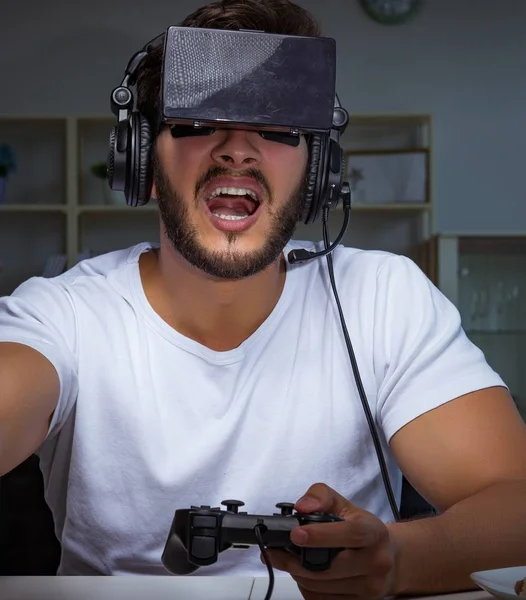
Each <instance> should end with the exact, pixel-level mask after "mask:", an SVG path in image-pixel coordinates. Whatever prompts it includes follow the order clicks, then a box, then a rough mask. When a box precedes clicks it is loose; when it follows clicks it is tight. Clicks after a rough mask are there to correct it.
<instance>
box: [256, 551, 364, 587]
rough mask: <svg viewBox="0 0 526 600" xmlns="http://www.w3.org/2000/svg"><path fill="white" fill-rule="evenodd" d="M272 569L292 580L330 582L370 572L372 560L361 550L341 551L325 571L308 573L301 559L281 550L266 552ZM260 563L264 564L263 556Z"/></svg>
mask: <svg viewBox="0 0 526 600" xmlns="http://www.w3.org/2000/svg"><path fill="white" fill-rule="evenodd" d="M267 555H268V557H269V560H270V563H271V565H272V568H274V569H277V570H278V571H285V572H287V573H289V574H290V575H292V577H294V578H302V579H317V580H319V581H330V580H333V579H345V578H349V577H357V576H361V575H365V574H366V573H369V572H370V569H371V562H372V560H373V559H374V557H372V554H371V552H370V551H369V552H366V551H363V550H342V551H341V552H339V553H338V554H337V555H336V556H334V557H333V559H332V561H331V566H330V568H329V569H326V570H325V571H309V570H308V569H305V568H304V567H302V565H301V558H299V557H297V556H294V555H292V554H289V553H288V552H284V551H283V550H267ZM261 562H262V563H265V560H264V558H263V556H262V557H261Z"/></svg>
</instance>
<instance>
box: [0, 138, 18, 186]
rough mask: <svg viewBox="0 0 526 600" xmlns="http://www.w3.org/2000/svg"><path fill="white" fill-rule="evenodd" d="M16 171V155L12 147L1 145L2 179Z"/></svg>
mask: <svg viewBox="0 0 526 600" xmlns="http://www.w3.org/2000/svg"><path fill="white" fill-rule="evenodd" d="M13 171H16V158H15V153H14V152H13V149H12V148H11V146H8V145H7V144H0V177H6V178H7V176H8V175H9V173H12V172H13Z"/></svg>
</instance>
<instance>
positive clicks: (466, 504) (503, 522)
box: [388, 481, 526, 595]
mask: <svg viewBox="0 0 526 600" xmlns="http://www.w3.org/2000/svg"><path fill="white" fill-rule="evenodd" d="M388 528H389V532H390V534H391V538H392V540H393V542H394V545H395V547H396V551H397V557H396V574H395V581H394V583H393V588H392V590H391V593H392V594H393V595H402V594H427V593H429V594H433V593H442V592H451V591H460V590H467V589H473V588H476V586H475V585H474V584H473V582H472V581H471V579H470V577H469V575H470V573H473V572H475V571H482V570H486V569H496V568H502V567H510V566H516V565H526V481H509V482H501V483H499V484H495V485H493V486H492V487H491V488H488V489H486V490H484V491H482V492H480V493H478V494H476V495H475V496H472V497H470V498H467V499H465V500H463V501H462V502H459V503H458V504H456V505H455V506H453V507H451V508H450V509H449V510H447V511H445V512H444V513H443V514H441V515H439V516H436V517H431V518H425V519H420V520H415V521H406V522H401V523H391V524H389V525H388Z"/></svg>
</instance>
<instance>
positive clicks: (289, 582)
mask: <svg viewBox="0 0 526 600" xmlns="http://www.w3.org/2000/svg"><path fill="white" fill-rule="evenodd" d="M267 588H268V579H266V578H265V577H256V578H255V579H254V586H253V588H252V594H251V595H250V600H264V598H265V594H266V593H267ZM488 598H489V596H488V595H487V594H486V592H482V591H478V590H477V591H474V592H460V593H457V594H440V595H436V596H425V597H422V599H419V598H418V597H413V598H412V600H487V599H488ZM271 600H304V599H303V596H302V595H301V593H300V591H299V589H298V585H297V584H296V582H295V581H294V579H292V578H288V577H287V578H285V577H280V578H276V580H275V584H274V592H273V594H272V599H271ZM514 600H517V596H515V597H514Z"/></svg>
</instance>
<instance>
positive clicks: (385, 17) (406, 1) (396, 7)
mask: <svg viewBox="0 0 526 600" xmlns="http://www.w3.org/2000/svg"><path fill="white" fill-rule="evenodd" d="M360 4H361V5H362V7H363V9H364V10H365V12H366V13H367V14H368V15H369V16H370V17H371V18H372V19H374V20H375V21H378V23H383V24H385V25H398V24H400V23H405V22H406V21H408V20H409V19H411V18H412V17H414V16H415V14H416V13H417V12H418V11H419V10H420V7H421V5H422V0H360Z"/></svg>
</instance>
